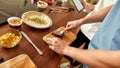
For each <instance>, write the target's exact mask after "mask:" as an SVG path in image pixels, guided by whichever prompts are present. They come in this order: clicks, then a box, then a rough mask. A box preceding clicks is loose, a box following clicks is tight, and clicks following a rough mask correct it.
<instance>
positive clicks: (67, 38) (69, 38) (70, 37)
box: [43, 27, 76, 45]
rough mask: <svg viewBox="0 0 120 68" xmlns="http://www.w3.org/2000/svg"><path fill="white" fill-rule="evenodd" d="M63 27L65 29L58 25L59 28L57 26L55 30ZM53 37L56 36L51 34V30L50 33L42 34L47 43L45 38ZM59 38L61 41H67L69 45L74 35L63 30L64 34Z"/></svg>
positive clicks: (74, 37)
mask: <svg viewBox="0 0 120 68" xmlns="http://www.w3.org/2000/svg"><path fill="white" fill-rule="evenodd" d="M64 29H65V27H60V28H58V29H56V30H61V31H63V30H64ZM53 37H56V36H54V35H53V34H52V32H51V33H49V34H47V35H45V36H43V40H44V41H45V42H46V43H47V38H53ZM60 39H62V40H63V41H65V42H67V43H68V45H70V44H71V43H72V42H73V41H74V40H75V39H76V35H75V34H74V33H73V32H70V31H65V32H64V36H63V37H62V38H60Z"/></svg>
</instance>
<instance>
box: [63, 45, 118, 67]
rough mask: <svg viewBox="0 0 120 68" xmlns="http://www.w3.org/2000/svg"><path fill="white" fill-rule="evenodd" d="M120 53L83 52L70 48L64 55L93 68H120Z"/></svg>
mask: <svg viewBox="0 0 120 68" xmlns="http://www.w3.org/2000/svg"><path fill="white" fill-rule="evenodd" d="M68 51H69V52H68ZM119 53H120V52H119V51H101V50H81V49H77V48H73V47H68V48H67V50H66V51H65V53H64V54H65V55H67V56H70V57H71V58H73V59H75V60H77V61H79V62H80V63H83V64H86V65H88V66H89V67H91V68H96V67H97V68H98V67H99V68H120V65H119V63H120V59H119V58H120V54H119Z"/></svg>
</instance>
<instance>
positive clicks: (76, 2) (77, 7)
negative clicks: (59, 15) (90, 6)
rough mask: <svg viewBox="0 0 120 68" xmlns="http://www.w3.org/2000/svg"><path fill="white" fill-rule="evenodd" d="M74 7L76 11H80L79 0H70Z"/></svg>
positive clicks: (81, 6)
mask: <svg viewBox="0 0 120 68" xmlns="http://www.w3.org/2000/svg"><path fill="white" fill-rule="evenodd" d="M72 1H73V3H74V5H75V7H76V9H77V10H78V12H80V11H81V10H83V5H82V3H81V2H80V0H72Z"/></svg>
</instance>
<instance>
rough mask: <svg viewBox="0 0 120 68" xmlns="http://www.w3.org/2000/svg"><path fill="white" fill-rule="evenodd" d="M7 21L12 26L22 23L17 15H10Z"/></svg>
mask: <svg viewBox="0 0 120 68" xmlns="http://www.w3.org/2000/svg"><path fill="white" fill-rule="evenodd" d="M7 21H8V24H9V25H10V26H11V27H13V28H19V27H20V26H21V25H22V20H21V19H20V18H19V17H10V18H8V20H7Z"/></svg>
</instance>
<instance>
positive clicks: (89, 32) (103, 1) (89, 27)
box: [81, 0, 116, 40]
mask: <svg viewBox="0 0 120 68" xmlns="http://www.w3.org/2000/svg"><path fill="white" fill-rule="evenodd" d="M115 1H116V0H99V2H98V4H97V5H96V6H95V9H94V10H93V11H92V12H90V13H89V14H88V15H87V16H89V15H92V14H93V13H95V12H97V11H99V10H100V9H102V8H104V7H106V6H109V5H111V4H114V3H115ZM100 24H101V22H95V23H91V24H84V25H82V26H81V31H82V32H83V34H84V35H85V36H87V37H88V39H90V40H91V39H92V38H93V36H94V34H95V33H96V31H97V30H98V28H99V26H100Z"/></svg>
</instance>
